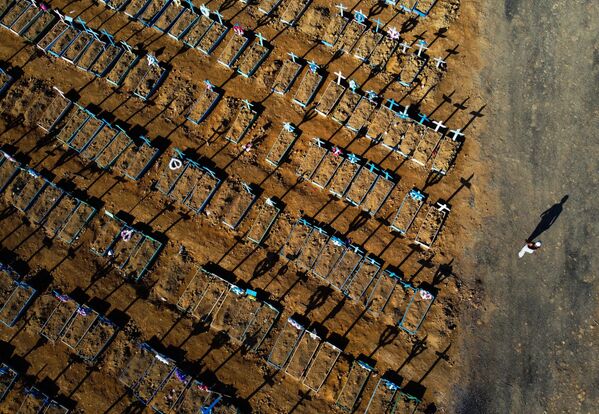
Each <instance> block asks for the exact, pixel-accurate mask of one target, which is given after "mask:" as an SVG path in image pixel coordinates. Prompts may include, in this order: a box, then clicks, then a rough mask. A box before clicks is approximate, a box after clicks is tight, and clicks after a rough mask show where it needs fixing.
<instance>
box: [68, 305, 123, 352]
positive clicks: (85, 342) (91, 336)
mask: <svg viewBox="0 0 599 414" xmlns="http://www.w3.org/2000/svg"><path fill="white" fill-rule="evenodd" d="M117 330H118V327H117V326H116V324H115V323H114V322H112V321H111V320H109V319H108V318H106V317H105V316H102V315H99V316H98V317H97V318H96V319H95V320H94V322H93V323H92V324H91V326H90V327H89V329H88V331H87V333H86V334H85V335H84V336H83V338H81V341H79V343H78V344H77V349H76V351H77V355H79V356H80V357H81V358H82V359H83V360H84V361H87V362H89V363H94V362H95V361H96V360H97V359H98V358H99V356H100V355H101V354H102V353H103V352H104V350H105V349H106V347H108V344H109V343H110V342H111V341H112V339H113V338H114V336H115V335H116V333H117Z"/></svg>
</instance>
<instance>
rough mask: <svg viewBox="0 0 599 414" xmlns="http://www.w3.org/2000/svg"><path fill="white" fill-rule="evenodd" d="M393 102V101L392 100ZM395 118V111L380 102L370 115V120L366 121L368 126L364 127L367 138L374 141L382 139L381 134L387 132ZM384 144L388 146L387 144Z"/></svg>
mask: <svg viewBox="0 0 599 414" xmlns="http://www.w3.org/2000/svg"><path fill="white" fill-rule="evenodd" d="M393 103H395V102H394V101H393ZM396 119H397V113H396V112H395V111H394V110H392V109H391V108H389V106H387V105H384V104H382V105H381V106H380V107H379V109H378V110H377V111H376V112H375V113H374V115H373V116H372V120H371V121H370V122H369V123H368V127H367V128H366V138H369V139H371V140H372V141H374V142H378V141H380V140H381V139H383V136H384V135H386V134H387V133H388V130H389V127H390V125H391V123H392V122H394V121H395V120H396ZM398 142H399V140H398ZM386 146H387V147H388V145H386Z"/></svg>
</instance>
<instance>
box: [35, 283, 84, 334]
mask: <svg viewBox="0 0 599 414" xmlns="http://www.w3.org/2000/svg"><path fill="white" fill-rule="evenodd" d="M52 294H53V296H54V299H55V301H56V302H55V303H56V305H55V306H54V309H53V310H52V312H51V313H50V316H48V319H46V322H44V324H43V325H42V328H41V330H40V335H42V336H43V337H45V338H47V339H48V340H49V341H50V342H56V341H58V340H59V339H60V338H61V337H62V334H63V332H64V330H65V328H66V326H67V324H68V323H69V321H70V320H71V318H73V316H74V315H75V314H76V312H77V310H78V309H79V306H80V305H79V304H78V303H77V302H76V301H75V300H73V299H72V298H70V297H69V296H67V295H64V294H61V293H60V292H57V291H54V292H52Z"/></svg>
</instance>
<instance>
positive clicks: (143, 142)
mask: <svg viewBox="0 0 599 414" xmlns="http://www.w3.org/2000/svg"><path fill="white" fill-rule="evenodd" d="M158 155H159V151H158V148H155V147H153V146H152V143H151V142H150V141H149V140H148V139H147V138H145V137H139V138H138V143H135V142H133V144H132V145H129V146H128V147H127V148H126V149H125V150H124V151H123V153H122V154H121V156H120V157H119V158H118V160H117V162H116V164H115V169H117V170H118V171H120V172H121V173H122V174H123V175H125V177H127V178H130V179H131V180H138V179H139V178H141V176H142V175H143V174H144V173H145V172H146V171H147V170H148V169H149V168H150V166H151V165H152V163H153V162H154V160H156V158H157V157H158Z"/></svg>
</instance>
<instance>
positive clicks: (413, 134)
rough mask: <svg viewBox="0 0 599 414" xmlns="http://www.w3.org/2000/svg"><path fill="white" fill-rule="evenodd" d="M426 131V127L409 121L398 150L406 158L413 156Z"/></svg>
mask: <svg viewBox="0 0 599 414" xmlns="http://www.w3.org/2000/svg"><path fill="white" fill-rule="evenodd" d="M425 133H426V127H424V126H422V125H419V124H417V123H415V122H409V123H408V127H407V129H406V131H405V133H404V135H403V138H402V140H401V143H400V144H399V146H398V147H397V151H398V152H399V153H400V154H401V155H403V156H404V157H405V158H409V157H411V156H412V154H413V153H414V149H415V148H416V145H417V144H418V142H420V140H421V139H422V138H423V137H424V134H425Z"/></svg>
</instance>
